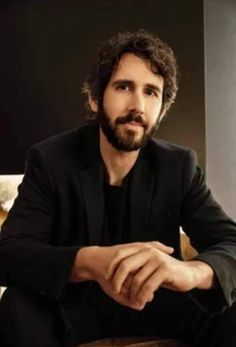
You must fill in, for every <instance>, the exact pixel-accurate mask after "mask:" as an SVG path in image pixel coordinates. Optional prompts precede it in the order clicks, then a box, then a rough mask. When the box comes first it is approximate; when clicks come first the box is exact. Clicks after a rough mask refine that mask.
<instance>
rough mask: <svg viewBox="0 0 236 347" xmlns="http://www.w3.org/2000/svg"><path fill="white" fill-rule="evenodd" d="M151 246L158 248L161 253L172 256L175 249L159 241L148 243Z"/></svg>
mask: <svg viewBox="0 0 236 347" xmlns="http://www.w3.org/2000/svg"><path fill="white" fill-rule="evenodd" d="M147 243H148V244H150V245H151V246H153V247H155V248H157V249H158V250H159V251H162V252H164V253H166V254H172V253H173V252H174V248H173V247H170V246H166V245H164V243H161V242H159V241H149V242H147Z"/></svg>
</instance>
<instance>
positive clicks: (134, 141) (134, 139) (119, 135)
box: [98, 107, 159, 152]
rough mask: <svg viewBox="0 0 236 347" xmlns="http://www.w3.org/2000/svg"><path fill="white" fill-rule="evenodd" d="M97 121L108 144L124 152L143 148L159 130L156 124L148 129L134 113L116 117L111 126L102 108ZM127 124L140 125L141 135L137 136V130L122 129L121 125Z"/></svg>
mask: <svg viewBox="0 0 236 347" xmlns="http://www.w3.org/2000/svg"><path fill="white" fill-rule="evenodd" d="M98 121H99V124H100V126H101V128H102V131H103V133H104V135H105V136H106V138H107V140H108V142H109V143H110V144H111V145H112V146H113V147H114V148H115V149H117V150H119V151H124V152H131V151H136V150H138V149H140V148H142V147H144V146H145V145H146V143H147V142H148V141H149V140H150V138H151V137H152V135H153V134H154V133H155V132H156V131H157V129H158V128H159V123H158V122H157V123H156V124H154V125H153V126H152V127H151V128H150V129H148V124H147V123H146V122H145V121H144V120H143V118H142V117H141V116H140V115H138V114H135V113H129V114H127V115H125V116H122V117H117V118H116V120H115V121H114V124H112V122H111V120H110V118H109V116H108V115H107V113H106V111H105V110H104V108H103V107H102V108H101V110H100V111H99V112H98ZM129 122H136V123H138V124H140V127H141V131H142V135H139V134H138V133H140V131H139V130H138V131H137V130H133V129H124V127H123V126H122V124H125V123H129Z"/></svg>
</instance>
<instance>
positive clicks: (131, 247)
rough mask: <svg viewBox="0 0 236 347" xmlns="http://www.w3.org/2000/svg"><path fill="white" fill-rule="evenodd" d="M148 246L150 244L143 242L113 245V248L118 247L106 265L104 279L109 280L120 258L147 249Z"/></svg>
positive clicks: (122, 258)
mask: <svg viewBox="0 0 236 347" xmlns="http://www.w3.org/2000/svg"><path fill="white" fill-rule="evenodd" d="M149 247H150V245H149V244H148V243H145V242H133V243H128V244H124V245H118V246H115V247H114V248H116V249H117V248H118V250H116V256H115V257H114V258H113V260H112V261H111V263H110V265H109V267H108V271H107V274H106V279H107V280H109V279H110V278H111V277H112V276H113V275H114V273H115V271H116V269H117V267H118V265H119V263H120V262H121V261H122V260H124V259H126V258H128V257H130V256H132V255H134V254H136V253H138V252H139V251H140V250H142V249H148V248H149Z"/></svg>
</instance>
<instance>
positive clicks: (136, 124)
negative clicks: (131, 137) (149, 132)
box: [124, 121, 144, 128]
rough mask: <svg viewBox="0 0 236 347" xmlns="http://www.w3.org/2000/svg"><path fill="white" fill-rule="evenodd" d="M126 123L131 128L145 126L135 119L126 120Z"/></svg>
mask: <svg viewBox="0 0 236 347" xmlns="http://www.w3.org/2000/svg"><path fill="white" fill-rule="evenodd" d="M124 125H125V126H126V127H130V128H143V127H144V126H143V124H141V123H138V122H134V121H132V122H126V123H124Z"/></svg>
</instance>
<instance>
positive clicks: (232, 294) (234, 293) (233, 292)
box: [231, 288, 236, 300]
mask: <svg viewBox="0 0 236 347" xmlns="http://www.w3.org/2000/svg"><path fill="white" fill-rule="evenodd" d="M231 298H232V299H233V300H234V299H236V288H234V289H233V290H232V292H231Z"/></svg>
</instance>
